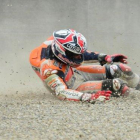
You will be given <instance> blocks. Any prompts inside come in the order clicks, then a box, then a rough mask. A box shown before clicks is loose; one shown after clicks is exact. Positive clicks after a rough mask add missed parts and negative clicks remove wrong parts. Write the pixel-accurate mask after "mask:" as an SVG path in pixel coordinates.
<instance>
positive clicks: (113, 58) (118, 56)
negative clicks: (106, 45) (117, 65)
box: [105, 54, 127, 64]
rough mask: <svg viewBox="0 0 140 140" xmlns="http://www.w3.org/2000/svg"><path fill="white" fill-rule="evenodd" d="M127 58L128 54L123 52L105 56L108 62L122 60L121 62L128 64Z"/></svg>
mask: <svg viewBox="0 0 140 140" xmlns="http://www.w3.org/2000/svg"><path fill="white" fill-rule="evenodd" d="M126 59H127V56H125V55H122V54H113V55H107V56H106V57H105V61H106V62H108V63H113V62H121V63H124V64H127V60H126Z"/></svg>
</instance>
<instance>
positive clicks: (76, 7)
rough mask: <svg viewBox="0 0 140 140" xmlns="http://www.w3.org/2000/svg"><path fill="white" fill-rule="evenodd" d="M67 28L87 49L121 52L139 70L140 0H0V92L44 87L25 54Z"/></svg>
mask: <svg viewBox="0 0 140 140" xmlns="http://www.w3.org/2000/svg"><path fill="white" fill-rule="evenodd" d="M67 28H72V29H75V30H77V31H78V32H80V33H82V34H83V35H84V36H85V37H86V38H87V42H88V49H89V50H92V51H96V52H103V53H106V54H113V53H122V54H125V55H126V56H128V62H129V65H130V66H131V67H132V69H133V70H134V71H135V72H137V73H139V74H140V1H139V0H28V1H23V0H0V79H1V80H0V94H3V93H4V94H10V93H22V92H45V90H46V89H45V88H44V86H43V84H42V82H41V80H39V78H38V77H37V75H36V74H35V73H34V71H33V70H32V68H31V66H30V64H29V54H30V52H31V50H32V49H34V48H35V47H37V46H39V45H41V43H42V42H44V41H45V40H46V39H47V38H48V37H49V36H50V35H52V33H53V31H55V30H60V29H67Z"/></svg>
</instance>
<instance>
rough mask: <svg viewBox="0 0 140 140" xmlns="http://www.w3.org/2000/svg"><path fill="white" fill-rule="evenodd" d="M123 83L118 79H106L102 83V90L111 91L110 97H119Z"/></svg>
mask: <svg viewBox="0 0 140 140" xmlns="http://www.w3.org/2000/svg"><path fill="white" fill-rule="evenodd" d="M123 85H124V83H123V81H122V80H120V79H107V80H104V81H103V83H102V90H110V91H112V96H114V97H119V96H120V95H122V88H123Z"/></svg>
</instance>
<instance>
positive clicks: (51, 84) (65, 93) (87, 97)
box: [44, 74, 111, 103]
mask: <svg viewBox="0 0 140 140" xmlns="http://www.w3.org/2000/svg"><path fill="white" fill-rule="evenodd" d="M44 82H45V84H46V86H47V87H48V88H49V89H51V90H52V91H54V93H55V95H56V96H57V97H58V98H59V99H61V100H72V101H83V102H85V101H87V102H90V103H95V101H97V100H99V101H104V100H108V99H109V96H110V94H111V92H109V91H99V92H96V93H95V94H89V93H82V92H79V91H76V90H72V89H67V86H66V84H65V83H64V81H63V79H61V78H60V77H59V76H58V75H57V74H52V75H50V76H49V77H47V78H46V79H45V81H44Z"/></svg>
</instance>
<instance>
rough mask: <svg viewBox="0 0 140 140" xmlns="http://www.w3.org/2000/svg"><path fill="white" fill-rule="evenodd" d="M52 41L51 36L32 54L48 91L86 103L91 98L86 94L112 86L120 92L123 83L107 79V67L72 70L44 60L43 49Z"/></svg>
mask: <svg viewBox="0 0 140 140" xmlns="http://www.w3.org/2000/svg"><path fill="white" fill-rule="evenodd" d="M52 41H53V37H52V36H51V37H50V38H49V39H47V41H45V42H44V43H43V44H42V45H41V46H39V47H37V48H35V49H34V50H33V51H32V52H31V54H30V63H31V65H32V68H33V69H34V70H35V72H36V74H37V75H38V76H39V77H40V78H41V80H42V81H43V83H44V85H45V86H46V87H47V89H49V90H50V91H51V92H53V93H54V94H55V95H56V96H57V97H58V98H59V99H67V100H74V101H80V100H82V101H84V100H85V101H86V100H88V99H89V98H90V94H86V96H84V93H94V92H97V91H101V90H108V87H110V85H112V88H113V90H114V91H118V90H120V88H121V83H120V81H119V80H118V79H113V80H112V81H110V80H107V79H106V78H107V77H106V67H105V66H100V65H81V66H79V67H77V68H72V67H70V66H69V65H67V64H64V63H62V62H60V61H57V60H56V59H50V58H47V59H46V58H43V59H42V58H41V53H42V52H41V51H42V49H43V48H46V49H47V48H48V47H49V46H50V45H51V44H52ZM114 71H115V70H114ZM117 78H118V77H117ZM103 82H104V85H103ZM109 82H110V83H109ZM106 85H109V86H106Z"/></svg>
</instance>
